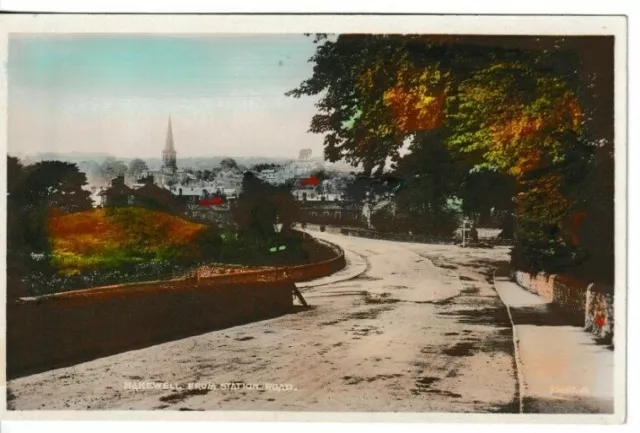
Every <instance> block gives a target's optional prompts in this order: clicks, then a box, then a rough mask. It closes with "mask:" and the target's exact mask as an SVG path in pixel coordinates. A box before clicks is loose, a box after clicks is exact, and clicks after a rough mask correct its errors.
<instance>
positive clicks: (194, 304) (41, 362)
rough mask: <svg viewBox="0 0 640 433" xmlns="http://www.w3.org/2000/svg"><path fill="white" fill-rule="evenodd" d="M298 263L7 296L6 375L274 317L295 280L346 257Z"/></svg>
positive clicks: (287, 301) (288, 303) (287, 305)
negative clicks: (56, 291)
mask: <svg viewBox="0 0 640 433" xmlns="http://www.w3.org/2000/svg"><path fill="white" fill-rule="evenodd" d="M318 242H320V243H321V244H323V245H325V246H327V247H329V248H331V249H332V250H333V252H334V253H335V255H334V257H332V258H330V259H328V260H324V261H321V262H317V263H310V264H305V265H301V266H291V267H277V268H263V269H256V270H251V271H247V272H241V273H233V274H226V275H215V276H210V277H209V276H207V274H206V272H194V273H193V274H192V275H190V276H187V277H184V278H179V279H174V280H165V281H149V282H142V283H131V284H121V285H114V286H107V287H98V288H91V289H84V290H74V291H69V292H61V293H56V294H54V295H47V296H40V297H31V298H19V299H17V300H12V301H9V302H8V303H7V375H8V376H9V377H16V376H21V375H26V374H32V373H36V372H39V371H46V370H50V369H52V368H57V367H62V366H69V365H73V364H77V363H79V362H84V361H88V360H91V359H95V358H99V357H102V356H108V355H112V354H115V353H119V352H123V351H126V350H133V349H138V348H143V347H147V346H150V345H152V344H159V343H162V342H166V341H171V340H175V339H178V338H183V337H187V336H191V335H196V334H198V333H204V332H208V331H212V330H215V329H221V328H225V327H229V326H235V325H239V324H242V323H248V322H252V321H256V320H261V319H266V318H271V317H276V316H279V315H282V314H286V313H288V312H290V311H291V310H292V309H293V289H294V287H295V286H294V283H295V282H296V281H307V280H312V279H315V278H320V277H325V276H327V275H330V274H332V273H334V272H337V271H339V270H340V269H342V268H344V267H345V265H346V260H345V257H344V251H342V249H341V248H340V247H338V246H336V245H333V244H331V243H329V242H326V241H323V240H318Z"/></svg>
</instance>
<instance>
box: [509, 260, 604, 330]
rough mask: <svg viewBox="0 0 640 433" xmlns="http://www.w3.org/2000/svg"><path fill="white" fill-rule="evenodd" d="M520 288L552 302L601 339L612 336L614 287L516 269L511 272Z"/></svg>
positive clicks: (576, 322) (577, 324)
mask: <svg viewBox="0 0 640 433" xmlns="http://www.w3.org/2000/svg"><path fill="white" fill-rule="evenodd" d="M512 276H513V278H514V279H515V281H516V282H517V283H518V285H520V286H521V287H523V288H525V289H527V290H529V291H530V292H532V293H535V294H537V295H539V296H540V297H542V298H543V299H545V300H547V301H549V302H552V303H553V304H554V305H555V306H557V307H559V309H561V310H562V312H564V313H566V314H567V315H568V317H570V318H572V319H573V321H574V323H575V325H576V326H584V327H585V329H586V330H588V331H589V332H592V333H594V334H595V335H597V336H598V337H599V338H601V339H602V340H603V341H605V342H607V343H610V342H611V341H612V339H613V327H614V320H613V317H614V316H613V288H612V287H609V286H603V285H599V284H594V283H592V284H589V283H588V282H585V281H582V280H579V279H577V278H573V277H569V276H565V275H557V274H551V275H549V274H546V273H542V272H541V273H538V274H536V275H532V274H529V273H527V272H522V271H515V272H513V274H512Z"/></svg>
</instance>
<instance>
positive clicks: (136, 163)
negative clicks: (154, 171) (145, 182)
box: [127, 158, 149, 180]
mask: <svg viewBox="0 0 640 433" xmlns="http://www.w3.org/2000/svg"><path fill="white" fill-rule="evenodd" d="M147 171H149V167H148V166H147V163H146V162H144V161H143V160H142V159H140V158H136V159H134V160H132V161H131V162H130V163H129V169H128V170H127V173H128V174H129V176H130V177H132V178H133V179H136V180H137V179H139V178H140V176H142V175H143V174H144V173H145V172H147Z"/></svg>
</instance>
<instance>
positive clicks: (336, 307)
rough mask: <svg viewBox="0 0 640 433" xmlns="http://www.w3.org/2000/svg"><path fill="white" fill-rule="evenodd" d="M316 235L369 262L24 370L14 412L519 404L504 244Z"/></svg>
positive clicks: (14, 386)
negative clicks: (182, 325) (135, 345)
mask: <svg viewBox="0 0 640 433" xmlns="http://www.w3.org/2000/svg"><path fill="white" fill-rule="evenodd" d="M317 235H318V236H320V237H323V238H326V239H327V240H330V241H333V242H335V243H338V244H340V245H342V246H343V247H344V248H345V249H346V250H348V251H349V254H350V255H351V256H352V257H357V258H358V259H359V261H360V265H362V264H363V263H364V264H365V265H366V266H365V267H364V268H363V269H362V270H364V273H361V274H360V275H359V276H357V277H355V278H353V275H356V274H359V273H360V272H351V274H349V272H348V271H350V270H351V271H353V269H354V266H357V264H356V263H350V264H349V265H348V266H349V267H350V268H348V269H347V270H345V272H343V274H344V275H347V276H350V277H351V279H349V280H345V281H339V282H330V283H329V284H325V285H319V286H315V287H313V286H309V285H307V286H306V287H304V288H302V290H303V293H304V295H305V297H306V299H307V301H308V302H309V304H310V305H311V306H312V308H311V309H309V310H302V309H300V310H299V311H298V312H296V313H294V314H289V315H286V316H283V317H280V318H276V319H272V320H267V321H262V322H257V323H252V324H248V325H243V326H238V327H234V328H229V329H225V330H221V331H215V332H210V333H207V334H203V335H199V336H194V337H190V338H186V339H182V340H178V341H174V342H169V343H165V344H161V345H157V346H152V347H149V348H146V349H142V350H136V351H130V352H126V353H122V354H119V355H115V356H110V357H107V358H102V359H98V360H95V361H91V362H87V363H84V364H80V365H76V366H74V367H70V368H63V369H58V370H53V371H49V372H45V373H41V374H37V375H33V376H28V377H23V378H19V379H16V380H13V381H11V382H10V383H9V392H10V396H9V397H10V399H9V406H10V408H14V409H92V410H100V409H147V410H148V409H165V410H283V411H411V412H427V411H439V412H442V411H445V412H511V411H516V410H517V404H515V402H516V401H517V395H516V390H517V386H516V379H515V367H514V357H513V345H512V334H511V328H510V326H509V322H508V318H507V313H506V309H505V308H504V306H503V305H502V303H501V302H500V300H499V298H498V296H497V294H496V293H495V291H494V289H493V288H492V286H491V284H490V283H489V282H488V280H487V276H488V275H489V274H490V271H491V270H492V269H493V267H494V266H495V265H496V264H497V263H498V262H500V261H505V260H507V254H508V251H507V250H506V249H503V248H496V249H484V250H480V249H468V248H467V249H462V248H458V247H455V246H446V245H422V244H409V243H396V242H387V241H379V240H371V239H360V238H351V237H344V236H339V235H332V234H326V233H323V234H319V233H318V234H317ZM354 254H355V255H354ZM365 269H366V270H365ZM231 383H234V384H235V385H230V384H231ZM189 384H192V385H191V388H190V387H189ZM193 384H195V385H193ZM157 387H160V388H161V387H165V388H176V389H155V388H157ZM131 388H145V389H131ZM214 388H215V389H214Z"/></svg>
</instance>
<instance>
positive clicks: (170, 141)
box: [164, 116, 176, 152]
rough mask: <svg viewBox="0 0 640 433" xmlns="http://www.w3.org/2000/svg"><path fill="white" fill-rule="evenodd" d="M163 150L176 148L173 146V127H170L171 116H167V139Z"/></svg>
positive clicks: (172, 150) (169, 150)
mask: <svg viewBox="0 0 640 433" xmlns="http://www.w3.org/2000/svg"><path fill="white" fill-rule="evenodd" d="M164 151H165V152H175V151H176V149H175V148H174V147H173V129H172V128H171V116H169V124H168V126H167V141H166V143H165V145H164Z"/></svg>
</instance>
